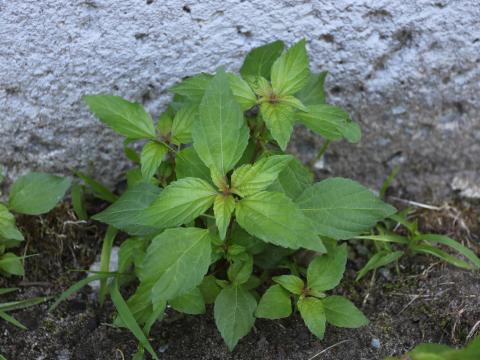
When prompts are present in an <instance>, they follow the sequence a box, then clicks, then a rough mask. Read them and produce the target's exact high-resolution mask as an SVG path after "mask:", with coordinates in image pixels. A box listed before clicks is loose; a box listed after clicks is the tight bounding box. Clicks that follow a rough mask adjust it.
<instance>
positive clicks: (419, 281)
mask: <svg viewBox="0 0 480 360" xmlns="http://www.w3.org/2000/svg"><path fill="white" fill-rule="evenodd" d="M452 208H454V209H456V210H458V209H459V208H458V207H457V206H451V207H450V209H448V208H447V207H446V208H445V209H444V210H442V211H438V212H436V213H435V214H434V215H432V214H433V213H432V212H427V211H419V212H418V213H417V217H418V219H419V221H420V224H421V226H422V228H424V229H425V230H428V231H437V232H441V233H447V234H449V235H453V236H454V237H456V238H457V239H459V238H461V239H463V240H465V241H469V242H470V243H475V242H477V241H478V237H477V236H478V235H476V234H480V231H478V230H479V229H478V227H476V226H478V214H479V213H478V212H477V211H476V209H472V208H471V207H469V208H465V207H463V208H460V210H458V212H457V213H456V214H457V215H452V214H454V213H455V211H453V210H452ZM452 216H453V218H452ZM32 221H38V222H40V223H38V222H37V223H32ZM19 225H20V227H21V228H23V230H24V231H25V232H26V234H27V241H26V243H25V244H26V247H25V248H23V249H19V253H26V254H32V253H38V254H40V255H38V256H35V257H31V258H28V259H27V261H26V264H27V266H26V271H27V275H26V277H25V278H24V279H14V278H12V279H9V280H8V281H5V280H0V281H2V283H0V287H2V286H19V287H20V291H19V292H17V293H15V294H9V295H7V296H5V297H4V300H13V299H14V298H17V299H18V298H28V297H32V296H40V295H42V296H44V295H54V294H58V293H59V292H60V291H62V290H64V289H66V287H68V285H70V284H72V283H73V282H75V281H77V280H78V279H79V278H81V277H82V276H83V274H82V273H80V272H72V271H69V270H72V269H86V268H87V267H88V265H89V264H90V263H91V262H93V261H94V259H95V256H96V255H97V254H98V252H99V250H100V247H101V235H102V233H103V231H104V228H102V227H99V226H98V225H96V224H95V223H90V222H87V223H83V222H78V221H76V220H75V218H74V216H73V214H72V212H71V210H70V209H69V208H68V205H61V206H59V207H57V208H56V210H55V211H54V212H53V213H51V214H49V215H47V216H42V217H40V218H39V219H37V220H32V218H29V219H26V218H25V219H24V218H20V219H19ZM350 260H351V261H350V262H349V268H348V269H347V272H346V275H345V279H344V281H343V282H342V285H341V286H340V287H339V288H338V289H337V290H336V291H335V292H336V293H338V294H342V295H345V296H347V297H348V298H350V299H351V300H352V301H353V302H354V303H355V304H356V305H357V306H359V307H360V308H361V309H362V311H364V313H365V314H366V315H367V317H368V318H369V319H370V324H369V325H368V326H366V327H364V328H361V329H339V328H335V327H333V326H328V327H327V331H326V336H325V339H324V340H322V341H320V340H318V339H317V338H315V337H314V336H313V335H311V334H310V333H309V332H308V330H307V329H306V327H305V326H304V325H303V323H302V320H301V318H300V317H299V316H298V314H297V315H295V316H293V317H291V318H289V319H283V320H279V321H265V320H257V322H256V324H255V328H254V329H253V331H252V332H251V333H250V334H249V335H248V336H246V337H245V338H244V339H242V340H241V341H240V343H239V344H238V346H237V347H236V348H235V350H234V351H233V352H231V353H230V352H229V351H228V350H227V348H226V346H225V345H224V343H223V340H222V339H221V337H220V335H219V333H218V332H217V330H216V328H215V323H214V320H213V316H212V309H211V308H210V309H209V310H208V312H207V314H205V315H201V316H183V315H179V314H178V313H175V312H174V311H172V310H169V311H168V312H167V315H166V318H165V320H164V321H162V322H160V323H158V324H156V326H155V327H154V328H153V330H152V333H151V342H152V345H153V346H154V348H155V349H156V350H157V353H158V355H159V357H160V359H239V360H243V359H267V360H269V359H303V360H307V359H312V358H315V359H324V360H325V359H331V360H333V359H336V360H337V359H342V360H344V359H383V358H384V357H385V356H389V355H400V354H402V353H404V352H405V351H408V350H410V349H411V348H412V347H414V346H415V345H416V344H418V343H420V342H440V343H445V344H450V345H454V346H461V345H463V344H465V343H466V341H467V337H470V338H471V337H473V336H475V335H478V334H479V333H480V329H477V330H473V331H472V329H474V326H475V324H476V323H477V322H478V321H479V320H480V297H479V294H480V275H479V273H478V272H467V271H463V270H459V269H456V268H453V267H451V266H447V265H445V264H442V263H440V262H437V261H436V260H434V259H433V258H430V257H424V256H417V257H414V258H404V259H402V261H401V262H400V264H399V269H400V272H399V273H397V272H396V271H395V269H394V268H390V269H385V270H380V271H378V272H377V273H376V274H375V275H374V277H372V274H370V275H368V276H366V277H365V278H364V279H362V281H360V282H359V283H356V282H354V280H353V279H354V277H355V271H356V270H358V269H359V267H360V266H362V265H363V264H364V263H365V258H364V257H360V256H358V255H357V252H356V246H352V250H351V253H350ZM94 299H95V296H94V294H93V293H92V291H91V289H90V288H89V287H85V288H84V289H83V290H82V291H80V292H78V293H77V294H76V295H74V296H72V297H71V298H70V299H68V300H67V301H65V302H64V303H62V304H61V305H60V306H59V308H58V309H57V310H55V311H54V312H52V313H49V312H48V311H47V310H48V306H49V304H48V303H46V304H41V305H39V306H36V307H32V308H29V309H26V310H23V311H17V312H15V313H14V315H15V317H16V318H17V319H18V320H20V321H21V322H23V323H24V324H25V325H26V326H27V327H28V328H29V329H28V330H27V331H22V330H19V329H17V328H15V327H13V326H10V325H8V324H6V323H5V322H0V334H1V337H0V353H2V354H3V355H5V356H6V357H7V359H8V360H23V359H25V360H31V359H32V360H33V359H36V360H37V359H38V360H40V359H45V360H50V359H51V360H57V359H58V360H94V359H99V360H100V359H101V360H109V359H119V360H120V359H130V358H131V357H132V354H133V353H134V352H135V351H136V341H135V339H134V337H133V336H132V335H130V333H129V332H128V331H127V330H124V329H117V328H114V327H113V326H111V325H110V324H111V323H112V319H113V317H114V315H115V310H114V308H113V306H112V304H111V303H110V302H108V301H107V303H106V304H105V306H104V307H103V308H100V307H99V306H98V305H97V303H96V302H95V301H94Z"/></svg>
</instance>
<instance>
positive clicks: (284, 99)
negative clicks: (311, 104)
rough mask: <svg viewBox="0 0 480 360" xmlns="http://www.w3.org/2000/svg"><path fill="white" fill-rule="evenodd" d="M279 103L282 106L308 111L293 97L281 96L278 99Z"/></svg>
mask: <svg viewBox="0 0 480 360" xmlns="http://www.w3.org/2000/svg"><path fill="white" fill-rule="evenodd" d="M278 101H279V102H281V103H282V104H285V105H289V106H291V107H293V108H294V109H298V110H301V111H308V108H307V107H306V106H305V105H304V104H302V102H301V101H300V100H298V99H297V98H296V97H295V96H293V95H284V96H281V97H279V98H278Z"/></svg>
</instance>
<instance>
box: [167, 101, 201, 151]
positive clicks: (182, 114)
mask: <svg viewBox="0 0 480 360" xmlns="http://www.w3.org/2000/svg"><path fill="white" fill-rule="evenodd" d="M197 116H198V106H196V105H189V106H185V107H182V108H181V109H180V110H178V111H177V113H176V114H175V117H174V119H173V124H172V142H173V143H174V144H177V145H178V144H188V143H191V142H192V126H193V123H194V122H195V120H196V119H197Z"/></svg>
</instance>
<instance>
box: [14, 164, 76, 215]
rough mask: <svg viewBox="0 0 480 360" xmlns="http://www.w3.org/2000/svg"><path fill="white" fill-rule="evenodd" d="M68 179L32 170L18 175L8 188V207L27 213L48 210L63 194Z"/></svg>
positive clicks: (68, 183)
mask: <svg viewBox="0 0 480 360" xmlns="http://www.w3.org/2000/svg"><path fill="white" fill-rule="evenodd" d="M69 187H70V180H69V179H67V178H64V177H60V176H55V175H50V174H45V173H37V172H32V173H29V174H27V175H24V176H22V177H20V178H19V179H18V180H17V181H15V183H14V184H13V185H12V187H11V188H10V200H9V203H8V204H9V207H10V209H11V210H14V211H16V212H19V213H22V214H27V215H40V214H43V213H46V212H48V211H50V210H51V209H52V208H53V207H54V206H55V205H56V204H57V203H58V202H59V201H60V200H61V199H62V198H63V196H64V195H65V192H66V191H67V190H68V188H69Z"/></svg>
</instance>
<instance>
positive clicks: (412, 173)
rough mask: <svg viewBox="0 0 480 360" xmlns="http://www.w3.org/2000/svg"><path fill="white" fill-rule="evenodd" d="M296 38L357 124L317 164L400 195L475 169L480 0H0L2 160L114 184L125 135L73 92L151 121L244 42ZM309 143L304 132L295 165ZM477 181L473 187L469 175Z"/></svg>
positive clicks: (230, 63)
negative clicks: (173, 93) (392, 177)
mask: <svg viewBox="0 0 480 360" xmlns="http://www.w3.org/2000/svg"><path fill="white" fill-rule="evenodd" d="M302 37H305V38H307V39H308V41H309V44H308V47H309V50H310V54H311V68H312V70H314V71H320V70H328V71H329V72H330V73H331V76H330V77H329V78H328V82H327V88H328V92H329V100H330V102H332V103H334V104H339V105H343V106H345V107H346V108H347V109H349V110H350V111H351V113H352V116H353V117H354V119H355V120H357V121H359V122H360V123H361V124H362V127H363V129H364V135H365V136H364V139H363V141H362V143H361V144H360V145H358V146H354V145H349V144H344V143H342V144H338V145H336V146H334V147H333V149H332V151H331V152H330V153H329V156H328V157H327V158H326V169H327V170H328V171H330V172H331V173H334V174H340V175H346V176H350V177H353V178H356V179H358V180H361V181H363V182H365V183H367V184H369V185H371V186H378V185H379V184H380V183H381V181H382V180H383V178H384V177H385V176H386V175H387V174H388V172H389V169H391V168H392V166H393V165H394V164H396V163H400V164H403V169H402V173H401V177H400V178H399V180H400V182H399V186H400V187H399V188H400V189H403V190H405V191H406V195H405V196H416V197H417V199H419V198H420V199H421V198H424V199H427V198H430V197H431V196H439V195H445V194H448V193H449V192H450V185H451V182H452V180H453V179H454V178H455V177H457V180H459V179H460V180H459V181H457V184H463V183H465V181H464V182H462V179H463V178H464V177H466V176H468V177H470V179H472V178H473V179H476V178H478V177H479V174H480V95H479V94H480V6H479V4H478V0H434V1H419V0H388V1H371V0H357V1H352V0H351V1H347V0H311V1H309V0H303V1H294V0H289V1H287V0H281V1H280V0H252V1H240V0H236V1H233V0H226V1H214V0H202V1H200V0H183V1H180V0H163V1H161V0H115V1H114V0H85V1H81V0H78V1H67V0H21V1H19V0H8V1H7V0H0V164H2V165H3V166H4V167H5V168H6V170H7V173H8V176H9V178H10V179H11V178H13V177H16V176H17V175H18V174H19V173H22V172H25V171H26V170H29V169H41V170H47V171H53V172H59V173H68V169H69V168H71V167H74V168H82V169H87V168H89V167H91V168H93V169H94V171H95V174H96V176H98V177H99V178H105V179H108V180H109V181H110V182H111V183H113V182H114V181H115V180H116V179H118V176H119V174H120V172H121V171H122V170H123V169H125V167H126V166H127V163H126V161H125V160H124V158H123V155H122V152H121V143H122V140H121V139H120V137H117V136H115V135H114V134H113V133H112V132H111V131H109V130H108V129H106V128H105V127H103V126H102V125H101V124H100V123H99V122H97V121H96V120H95V119H94V118H93V117H92V116H91V115H89V113H88V111H87V109H86V107H85V105H84V104H82V103H81V101H80V97H81V96H82V95H83V94H87V93H113V94H118V95H121V96H124V97H126V98H128V99H130V100H136V101H140V102H142V103H143V104H145V106H146V107H147V108H148V110H149V111H150V112H151V113H152V114H153V115H154V116H155V117H156V116H157V115H158V114H159V113H160V112H161V110H162V109H163V107H164V104H165V102H166V101H167V100H168V99H169V97H170V95H169V94H168V93H167V88H168V87H169V86H171V85H172V84H173V83H174V82H176V81H178V80H179V79H181V78H182V77H183V76H186V75H190V74H194V73H197V72H200V71H213V70H214V69H215V68H216V67H218V66H219V65H226V67H227V68H228V69H231V70H237V69H238V68H239V66H240V65H241V63H242V60H243V57H244V55H245V54H246V53H247V52H248V51H249V49H251V48H252V47H255V46H258V45H260V44H263V43H265V42H269V41H273V40H276V39H283V40H285V41H286V42H287V43H289V44H291V43H293V42H294V41H296V40H298V39H300V38H302ZM318 145H319V141H318V139H316V138H315V137H314V136H312V135H311V134H309V133H308V132H307V131H305V130H304V129H299V130H298V132H297V136H296V138H295V143H294V144H293V146H292V148H293V149H294V150H296V151H298V152H300V153H301V154H302V156H303V158H304V159H308V158H309V157H311V156H312V155H313V148H314V147H315V146H318ZM472 181H473V182H475V180H472Z"/></svg>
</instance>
